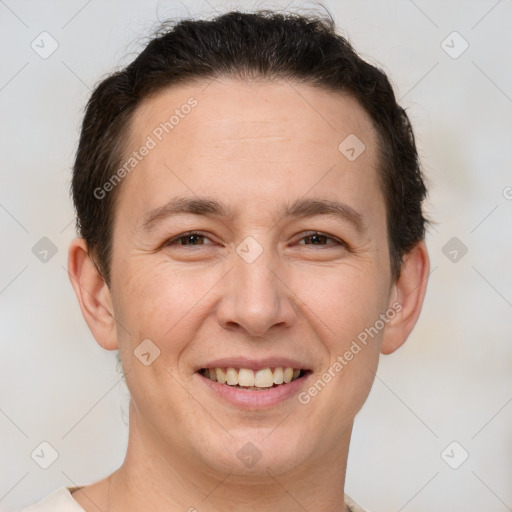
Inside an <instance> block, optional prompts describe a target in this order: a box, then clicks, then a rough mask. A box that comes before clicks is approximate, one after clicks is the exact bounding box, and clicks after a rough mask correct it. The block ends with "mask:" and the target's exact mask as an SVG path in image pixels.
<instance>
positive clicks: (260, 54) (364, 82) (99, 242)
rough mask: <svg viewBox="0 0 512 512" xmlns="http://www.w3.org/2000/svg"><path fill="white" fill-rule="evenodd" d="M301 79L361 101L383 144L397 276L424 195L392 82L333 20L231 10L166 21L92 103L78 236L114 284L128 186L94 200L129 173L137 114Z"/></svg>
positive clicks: (81, 162)
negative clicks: (242, 85)
mask: <svg viewBox="0 0 512 512" xmlns="http://www.w3.org/2000/svg"><path fill="white" fill-rule="evenodd" d="M222 76H226V77H228V76H229V77H233V76H235V77H239V78H263V79H269V80H275V79H283V80H293V81H298V82H301V83H305V84H310V85H313V86H317V87H319V88H322V89H327V90H329V91H332V92H343V93H346V94H349V95H351V96H352V97H354V98H355V99H356V100H357V101H358V102H359V104H360V105H361V106H362V108H363V109H364V110H365V111H366V112H367V113H368V114H369V116H370V117H371V119H372V121H373V123H374V125H375V127H376V129H377V132H378V134H379V139H380V140H379V142H380V148H379V149H380V167H381V168H380V176H381V183H380V184H381V188H382V191H383V194H384V199H385V203H386V212H387V229H388V240H389V246H390V259H391V271H392V275H393V277H394V278H397V277H398V276H399V274H400V267H401V263H402V256H403V255H404V254H405V253H406V252H408V251H409V250H410V249H412V247H413V246H414V245H415V244H416V243H417V242H418V241H420V240H422V239H423V238H424V235H425V225H426V220H425V218H424V216H423V212H422V202H423V200H424V198H425V196H426V187H425V184H424V180H423V176H422V172H421V169H420V164H419V159H418V154H417V150H416V144H415V140H414V135H413V131H412V128H411V124H410V122H409V119H408V116H407V114H406V113H405V111H404V109H403V108H401V107H400V106H399V105H398V104H397V102H396V99H395V95H394V93H393V89H392V87H391V84H390V82H389V80H388V78H387V77H386V75H385V74H384V73H383V72H382V71H381V70H380V69H378V68H377V67H375V66H373V65H370V64H369V63H367V62H365V61H364V60H363V59H361V58H360V57H359V56H358V55H357V54H356V53H355V51H354V49H353V48H352V46H351V45H350V44H349V43H348V41H347V40H346V39H345V38H343V37H342V36H341V35H339V34H337V33H336V31H335V24H334V21H333V19H332V17H331V16H330V15H328V16H319V15H309V16H305V15H299V14H295V13H287V14H282V13H277V12H274V11H269V10H260V11H256V12H253V13H242V12H237V11H232V12H229V13H227V14H223V15H220V16H218V17H216V18H214V19H212V20H193V19H186V20H182V21H180V22H177V23H174V22H172V21H167V22H164V23H163V24H162V26H161V28H160V30H159V31H158V32H157V33H156V35H155V36H154V38H153V39H152V40H151V41H150V42H149V44H148V45H147V46H146V48H145V49H144V50H143V51H142V52H141V53H140V55H138V57H137V58H136V59H135V60H134V61H133V62H132V63H131V64H129V65H128V66H127V67H126V68H124V69H122V70H121V71H118V72H115V73H113V74H112V75H110V76H109V77H107V78H106V79H105V80H103V81H102V82H100V83H99V84H98V85H97V86H96V88H95V89H94V92H93V93H92V96H91V98H90V99H89V102H88V104H87V108H86V112H85V116H84V120H83V125H82V131H81V136H80V141H79V145H78V150H77V153H76V160H75V164H74V168H73V179H72V184H71V191H72V195H73V201H74V205H75V208H76V212H77V229H78V232H79V234H80V236H81V237H82V238H84V239H85V240H86V242H87V246H88V248H89V250H90V251H91V254H92V255H93V256H94V259H95V262H96V264H97V268H98V270H99V272H100V273H101V274H102V276H103V278H104V279H105V281H106V283H107V285H110V260H111V253H112V225H113V215H114V210H115V204H116V199H117V198H118V196H119V193H120V188H121V185H119V186H117V187H114V188H113V189H112V191H110V192H109V193H108V194H105V195H104V197H101V198H98V197H97V195H96V194H95V193H94V191H95V190H97V189H98V187H102V185H103V184H104V183H105V182H107V181H108V180H109V179H110V178H111V177H112V176H114V174H115V173H116V171H117V170H118V168H119V166H120V165H122V159H123V153H124V152H125V150H126V147H125V140H126V139H127V129H128V127H129V125H130V120H131V118H132V116H133V114H134V111H135V109H136V108H137V106H138V105H140V103H141V102H142V101H143V100H144V99H146V98H148V97H149V96H150V95H152V94H154V93H156V92H158V91H160V90H163V89H165V88H168V87H170V86H176V85H180V84H186V83H187V82H190V81H192V80H200V79H210V78H215V77H222Z"/></svg>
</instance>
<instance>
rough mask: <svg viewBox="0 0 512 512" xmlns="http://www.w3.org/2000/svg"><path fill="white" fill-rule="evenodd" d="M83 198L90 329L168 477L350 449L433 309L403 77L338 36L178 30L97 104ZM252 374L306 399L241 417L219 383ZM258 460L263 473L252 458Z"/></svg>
mask: <svg viewBox="0 0 512 512" xmlns="http://www.w3.org/2000/svg"><path fill="white" fill-rule="evenodd" d="M72 193H73V199H74V203H75V207H76V210H77V227H78V231H79V235H80V237H79V238H78V239H76V240H75V241H74V242H73V243H72V245H71V247H70V255H69V270H70V275H71V277H72V283H73V286H74V289H75V291H76V294H77V297H78V299H79V302H80V306H81V308H82V312H83V314H84V317H85V319H86V321H87V323H88V325H89V327H90V329H91V332H92V333H93V335H94V337H95V339H96V340H97V341H98V343H99V344H100V345H101V346H103V347H104V348H105V349H108V350H115V349H119V353H120V356H121V360H122V363H123V368H124V371H125V375H126V381H127V385H128V388H129V390H130V393H131V396H132V410H131V418H132V417H133V418H134V419H136V421H137V424H138V425H139V427H138V428H139V429H140V431H144V432H146V433H148V432H152V433H153V434H154V435H153V436H152V439H153V441H152V442H153V443H155V444H157V443H158V444H159V445H160V446H161V447H163V450H164V451H165V453H166V454H167V455H168V457H169V458H172V457H173V456H176V454H179V455H180V456H181V457H184V458H185V460H190V461H196V462H198V463H199V462H201V463H202V466H199V467H204V464H205V463H206V465H207V466H209V467H212V468H215V469H216V470H219V471H225V470H226V469H227V468H232V467H233V466H237V468H238V471H241V472H243V471H251V472H258V471H260V470H261V471H263V472H264V468H265V467H272V468H273V469H274V471H276V472H286V471H290V470H291V469H292V468H295V467H302V465H304V467H305V465H307V464H308V463H310V464H317V463H318V464H319V463H320V462H319V461H321V460H325V457H326V456H328V454H330V453H331V452H332V446H333V445H335V443H338V441H339V439H341V438H342V437H343V436H349V435H350V429H351V425H352V422H353V419H354V416H355V415H356V414H357V412H358V410H359V409H360V408H361V406H362V404H363V403H364V401H365V400H366V397H367V395H368V393H369V391H370V388H371V385H372V382H373V379H374V372H375V371H376V368H377V364H378V358H379V354H380V353H385V354H388V353H391V352H393V351H394V350H396V349H397V348H398V347H400V346H401V345H402V344H403V343H404V341H405V340H406V339H407V337H408V335H409V333H410V331H411V330H412V328H413V327H414V325H415V323H416V320H417V318H418V315H419V312H420V310H421V305H422V301H423V296H424V293H425V287H426V277H427V275H428V256H427V252H426V249H425V244H424V241H423V239H424V234H425V218H424V216H423V213H422V201H423V199H424V197H425V193H426V190H425V186H424V182H423V178H422V173H421V170H420V165H419V162H418V155H417V151H416V146H415V141H414V136H413V132H412V129H411V126H410V123H409V120H408V117H407V115H406V113H405V111H404V110H403V109H402V108H401V107H400V106H399V105H398V104H397V102H396V99H395V96H394V93H393V90H392V87H391V85H390V83H389V81H388V79H387V77H386V76H385V74H384V73H383V72H382V71H380V70H379V69H377V68H376V67H374V66H372V65H370V64H368V63H367V62H365V61H364V60H362V59H361V58H360V57H359V56H358V55H357V54H356V53H355V51H354V50H353V49H352V47H351V46H350V44H349V43H348V42H347V41H346V40H345V39H344V38H343V37H341V36H340V35H338V34H337V33H336V31H335V27H334V24H333V22H332V20H331V19H328V18H327V19H326V18H320V17H302V16H299V15H294V14H288V15H284V14H276V13H272V12H259V13H253V14H243V13H238V12H232V13H228V14H225V15H222V16H219V17H218V18H216V19H213V20H210V21H205V20H203V21H193V20H185V21H181V22H180V23H177V24H175V25H172V26H169V25H164V26H163V27H162V29H161V31H160V32H159V33H158V34H157V35H156V37H155V38H154V39H153V40H151V42H150V43H149V44H148V45H147V47H146V48H145V49H144V51H143V52H142V53H141V54H140V55H139V56H138V57H137V58H136V59H135V60H134V61H133V62H132V63H131V64H130V65H128V66H127V67H126V68H125V69H123V70H121V71H119V72H116V73H114V74H113V75H111V76H109V77H108V78H106V79H105V80H103V81H102V82H101V83H100V84H99V85H98V86H97V87H96V89H95V90H94V92H93V94H92V96H91V99H90V101H89V103H88V105H87V110H86V114H85V118H84V121H83V127H82V133H81V137H80V142H79V147H78V151H77V155H76V162H75V166H74V172H73V182H72ZM190 232H193V233H192V234H190ZM185 233H189V235H184V234H185ZM315 233H316V234H315ZM304 242H305V243H304ZM143 340H150V341H149V342H148V341H144V342H143ZM141 342H143V343H144V344H143V345H140V344H141ZM139 347H143V348H142V349H139ZM141 350H142V351H143V352H144V353H149V354H150V355H149V356H147V358H146V362H148V363H149V362H150V361H151V363H150V364H147V365H146V364H143V363H142V362H141V360H140V357H138V356H140V352H141ZM137 351H138V352H137ZM349 352H350V353H351V354H352V355H350V354H349ZM240 358H246V359H247V366H248V367H249V368H251V365H253V366H254V365H255V364H256V363H257V362H258V361H266V362H268V364H269V365H272V366H277V365H281V366H283V365H286V364H288V363H287V362H286V361H284V360H285V359H287V360H288V359H289V360H290V361H291V362H290V361H288V362H290V364H292V363H293V365H294V366H298V367H299V368H298V369H301V370H302V373H301V374H300V379H299V380H298V381H297V383H299V382H300V381H301V379H302V381H303V382H304V384H302V386H303V387H302V388H300V391H301V393H302V394H301V395H300V397H298V396H293V397H291V398H289V399H286V400H282V401H281V402H279V403H278V404H274V405H273V406H272V407H263V408H261V407H254V408H251V407H249V408H247V407H242V408H240V407H238V406H236V405H234V404H233V403H232V402H230V401H229V400H226V399H224V398H221V397H220V396H218V395H217V394H215V393H216V392H214V391H212V389H211V386H210V384H209V383H208V382H206V380H207V379H206V378H205V376H204V373H205V372H204V371H203V369H205V368H211V367H213V366H224V367H227V366H239V367H243V366H242V364H240ZM231 359H233V362H232V363H230V362H229V360H231ZM235 360H236V361H235ZM281 360H283V362H282V364H281V362H280V361H281ZM336 362H338V364H337V365H336ZM326 372H327V373H326ZM327 374H328V375H330V377H329V376H326V375H327ZM320 381H321V383H320ZM217 385H218V384H217ZM296 385H297V386H298V384H296ZM313 388H314V389H316V391H314V390H313ZM244 392H245V393H250V392H248V391H244ZM253 393H259V391H253ZM191 398H192V400H191ZM287 415H288V416H287ZM284 417H287V419H286V421H284V422H282V420H283V418H284ZM281 422H282V423H281ZM170 423H172V424H173V429H172V431H171V430H170V429H169V428H168V425H169V424H170ZM249 441H250V442H252V443H253V444H255V446H257V449H258V450H259V451H260V453H262V454H263V458H264V459H263V460H264V461H265V465H260V468H263V469H259V468H258V465H256V466H254V467H251V468H249V467H247V466H245V467H244V465H243V463H242V459H241V458H240V457H239V456H238V457H237V453H238V452H239V450H240V449H242V448H243V447H244V446H246V443H247V442H249ZM322 457H323V458H322ZM191 463H192V462H191Z"/></svg>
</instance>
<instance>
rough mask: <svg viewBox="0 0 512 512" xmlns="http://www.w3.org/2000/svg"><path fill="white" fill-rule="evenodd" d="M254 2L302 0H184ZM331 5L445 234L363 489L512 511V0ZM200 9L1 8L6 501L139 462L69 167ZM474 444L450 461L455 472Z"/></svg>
mask: <svg viewBox="0 0 512 512" xmlns="http://www.w3.org/2000/svg"><path fill="white" fill-rule="evenodd" d="M254 5H255V6H256V7H284V6H286V5H287V2H273V3H269V2H265V3H262V2H260V3H257V4H253V3H252V2H244V3H242V2H237V3H228V2H218V1H217V2H213V0H212V2H210V3H208V2H197V3H195V2H187V3H186V7H187V8H188V9H190V11H191V13H192V14H194V15H197V14H202V15H210V14H212V13H214V12H215V10H218V11H219V12H224V11H227V10H228V9H229V8H232V7H241V6H242V7H245V8H247V9H250V8H251V7H252V6H254ZM288 5H289V7H290V8H297V7H299V6H303V7H304V6H307V5H312V4H300V3H298V2H293V3H291V4H288ZM325 5H326V6H327V7H329V9H330V10H331V11H332V13H333V14H334V16H335V18H336V21H337V23H338V25H339V26H340V28H341V31H342V33H343V34H344V35H346V36H348V37H349V39H350V41H351V42H352V43H353V44H354V46H355V47H356V49H357V50H358V51H359V52H360V53H362V54H363V56H365V57H366V58H368V59H369V60H370V61H371V62H373V63H378V64H379V65H380V66H381V67H383V69H384V70H385V71H387V72H388V73H390V76H391V78H392V80H393V82H394V84H395V86H396V91H397V95H398V97H399V98H400V100H401V103H402V105H403V106H405V107H406V108H407V110H408V112H409V114H410V117H411V118H412V121H413V124H414V126H415V131H416V135H417V141H418V146H419V148H420V152H421V157H422V160H423V165H424V168H425V171H426V174H427V177H428V179H429V182H430V191H431V193H430V199H429V202H428V205H427V211H428V214H429V216H430V217H431V218H432V219H433V220H434V221H436V223H437V224H436V225H435V226H434V227H433V228H432V229H430V230H429V233H428V238H427V243H428V247H429V250H430V255H431V260H432V274H431V278H430V284H429V288H428V292H427V297H426V303H425V306H424V311H423V313H422V316H421V318H420V321H419V324H418V325H417V327H416V329H415V330H414V332H413V334H412V336H411V337H410V339H409V341H408V342H407V343H406V344H405V346H404V347H403V348H401V349H400V350H399V351H398V352H396V353H395V354H393V355H390V356H382V357H381V363H380V367H379V371H378V376H377V379H376V381H375V384H374V387H373V390H372V392H371V394H370V398H369V399H368V401H367V403H366V404H365V406H364V407H363V409H362V411H361V413H360V414H359V416H358V417H357V419H356V422H355V429H354V436H353V441H352V445H351V451H350V456H349V464H348V475H347V481H346V492H347V493H348V494H349V495H350V496H352V497H353V499H355V500H356V501H358V502H360V503H361V504H362V505H363V506H365V507H367V508H368V509H369V510H370V511H373V512H386V511H390V512H391V511H393V512H395V511H396V512H399V511H402V510H403V511H406V512H407V511H417V512H423V511H434V510H435V511H440V510H450V511H465V512H467V511H477V510H478V511H481V510H486V511H496V512H501V511H506V510H512V508H511V507H512V487H511V485H510V482H511V481H512V470H511V462H510V454H511V453H512V446H511V436H510V432H511V420H512V403H511V401H512V386H511V383H512V375H511V371H510V370H511V362H512V344H511V343H510V341H511V334H510V333H511V332H512V321H511V313H512V285H511V283H512V266H511V265H510V261H511V254H512V251H511V233H512V188H510V187H512V173H511V170H510V167H511V166H510V164H511V162H512V158H511V153H512V149H511V148H512V143H511V132H512V126H511V120H512V117H511V113H512V73H511V66H510V54H511V49H512V31H511V26H512V23H511V22H512V6H511V2H510V0H502V1H496V0H481V1H472V2H470V1H451V2H446V1H426V0H415V1H414V2H413V1H412V0H400V1H396V2H390V1H372V2H368V1H361V2H355V1H353V2H348V1H339V2H334V1H331V2H325ZM186 14H187V9H186V8H185V6H184V4H182V3H178V2H171V1H167V2H164V1H160V2H158V1H147V2H142V1H130V2H128V1H108V2H105V1H103V2H100V1H99V0H92V1H86V0H79V1H77V0H73V1H66V2H65V1H61V2H58V1H40V2H39V1H38V2H36V1H33V2H27V1H14V0H0V41H1V48H2V53H1V54H2V65H1V66H0V116H1V117H0V119H1V123H0V145H1V152H0V155H1V170H2V186H1V189H0V222H1V225H2V233H3V236H2V245H1V256H2V260H1V261H2V265H1V267H0V272H1V274H0V302H1V309H0V314H1V322H2V324H1V325H2V329H1V333H2V340H1V342H2V352H1V364H2V368H1V373H0V375H1V377H0V378H1V390H2V394H1V402H0V431H1V436H2V442H1V444H0V446H1V461H0V467H1V468H2V472H1V474H0V506H1V507H2V510H12V509H14V508H18V507H21V506H25V505H28V504H29V503H32V502H34V501H36V500H39V499H41V498H42V497H44V496H46V495H47V494H49V493H50V492H51V491H53V490H54V489H56V488H57V487H61V486H70V485H75V484H76V485H78V484H86V483H92V482H94V481H97V480H99V479H100V478H103V477H104V476H106V475H108V474H109V473H111V472H112V471H114V470H115V469H116V468H117V467H118V466H119V465H120V464H121V462H122V460H123V457H124V452H125V448H126V442H127V426H126V413H127V400H126V396H127V391H126V388H125V387H124V384H123V383H122V381H120V374H119V373H118V372H117V371H116V360H115V353H112V352H105V351H104V350H103V349H101V348H99V346H98V345H97V344H96V342H95V341H94V339H93V338H92V336H91V334H90V333H89V331H88V328H87V326H86V324H85V321H84V320H83V318H82V315H81V312H80V310H79V307H78V303H77V301H76V299H75V296H74V293H73V290H72V288H71V285H70V283H69V280H68V276H67V273H66V266H67V248H68V245H69V242H70V241H71V239H72V238H73V237H74V224H73V209H72V205H71V201H70V199H69V196H68V189H69V183H70V176H71V174H70V167H71V165H72V161H73V156H74V151H75V149H76V143H77V139H78V130H79V125H80V122H81V118H82V114H83V111H82V109H83V107H84V105H85V103H86V101H87V99H88V97H89V94H90V91H91V88H92V87H93V86H94V84H95V83H96V82H97V81H98V80H99V79H100V78H101V77H102V76H104V75H105V74H106V73H108V72H110V71H112V70H113V68H114V67H116V66H118V65H121V64H126V63H127V62H129V61H130V60H131V59H133V57H134V56H135V53H136V52H137V51H140V49H141V46H140V45H139V44H138V43H137V41H139V42H140V40H141V38H142V37H144V36H146V35H147V34H149V33H150V31H151V30H152V29H153V28H154V27H155V23H156V22H157V20H158V19H163V18H166V17H168V16H183V15H186ZM43 31H47V32H49V33H50V34H51V36H52V37H53V38H54V39H55V40H56V41H57V42H58V45H59V46H58V49H57V50H56V51H55V52H54V53H53V54H52V55H51V56H50V57H48V58H47V59H42V58H41V57H40V56H39V55H38V54H37V53H36V52H35V51H34V50H33V49H32V48H31V42H32V41H33V40H34V39H36V42H37V37H38V36H39V34H40V33H41V32H43ZM453 31H457V32H458V33H459V34H460V35H461V36H462V38H464V40H465V41H467V43H468V44H469V47H468V49H467V50H466V51H465V52H464V53H462V54H461V55H460V56H458V58H453V56H454V55H455V53H457V52H458V51H460V50H461V49H462V48H463V46H462V45H463V44H464V42H463V41H462V40H461V39H457V37H458V36H450V38H448V39H447V41H446V43H445V48H446V49H448V50H449V52H451V53H452V56H450V55H449V54H448V53H447V52H446V51H445V50H444V49H443V47H442V42H443V41H444V40H445V39H446V38H447V36H449V35H450V34H451V33H452V32H453ZM454 37H455V39H454ZM446 45H447V46H446ZM450 47H451V48H450ZM507 187H508V188H507ZM42 237H48V238H49V239H50V240H51V241H52V243H53V244H55V246H56V248H57V253H56V254H55V256H53V257H52V258H50V259H49V260H48V261H47V262H46V263H44V262H42V261H40V260H39V259H38V258H37V257H36V255H35V254H33V252H32V248H33V246H34V245H35V244H36V243H37V242H38V241H39V240H40V239H41V238H42ZM452 237H457V238H458V239H459V240H460V242H462V243H463V244H464V245H465V246H466V247H467V249H468V251H467V253H466V254H465V255H463V256H461V254H462V253H461V252H460V249H459V250H458V253H457V261H455V262H453V261H451V259H450V258H452V259H453V257H454V256H455V254H454V253H452V254H451V255H450V254H449V251H450V250H453V248H451V247H450V246H448V248H447V249H445V252H446V253H447V254H448V256H449V257H448V256H446V255H445V254H444V253H443V247H445V244H447V242H448V241H449V240H450V239H452ZM452 243H453V242H452ZM457 243H458V242H457ZM42 441H46V442H48V443H50V444H51V445H52V446H53V447H54V448H55V450H56V451H57V452H58V454H59V457H58V459H57V460H56V461H55V462H54V463H53V464H52V465H51V466H50V467H49V468H48V469H42V468H41V467H39V465H37V464H36V463H35V462H34V460H33V459H32V458H31V453H32V452H33V451H34V449H36V448H37V447H38V446H39V445H40V443H41V442H42ZM452 441H456V442H457V443H459V444H458V445H456V446H455V448H454V449H453V451H452V449H449V450H448V453H447V456H446V455H445V459H443V457H442V456H441V454H442V452H443V450H444V449H445V448H446V447H447V446H448V445H449V444H450V443H452ZM464 451H467V452H468V454H469V458H468V459H467V460H466V461H465V462H464V463H463V464H462V465H461V466H460V467H459V468H458V469H452V468H451V467H450V466H449V465H448V464H447V462H446V461H448V462H450V463H451V464H452V465H456V463H457V462H458V461H460V460H461V459H460V458H461V457H462V456H463V455H464V453H465V452H464Z"/></svg>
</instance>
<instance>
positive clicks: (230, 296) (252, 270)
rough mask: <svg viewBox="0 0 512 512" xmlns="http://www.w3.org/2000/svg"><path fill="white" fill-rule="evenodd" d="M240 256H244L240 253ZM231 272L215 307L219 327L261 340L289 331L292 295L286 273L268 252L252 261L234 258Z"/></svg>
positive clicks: (292, 303)
mask: <svg viewBox="0 0 512 512" xmlns="http://www.w3.org/2000/svg"><path fill="white" fill-rule="evenodd" d="M240 254H243V253H240ZM233 259H234V268H233V269H232V270H231V272H229V273H228V275H227V276H226V278H225V280H224V290H223V295H222V298H221V300H220V303H219V305H218V307H217V319H218V322H219V324H220V325H221V326H222V327H223V328H224V329H227V330H231V331H241V332H242V331H243V332H244V333H245V334H246V335H248V336H252V337H264V336H265V335H268V333H269V331H270V330H271V329H272V328H274V329H275V328H277V327H281V328H286V327H291V326H292V325H293V323H294V322H295V320H296V317H297V313H296V308H295V307H294V297H295V295H294V293H293V291H292V290H291V289H290V288H289V286H287V281H288V280H289V279H287V272H286V269H285V267H284V266H283V265H281V264H280V262H279V261H278V259H277V257H276V256H275V255H274V254H273V253H272V251H271V250H268V249H265V250H263V252H262V253H261V254H260V255H259V256H258V257H257V258H256V259H255V260H254V261H252V262H251V261H250V259H244V257H242V256H240V255H239V254H238V253H237V254H235V255H234V257H233Z"/></svg>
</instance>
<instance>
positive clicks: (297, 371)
mask: <svg viewBox="0 0 512 512" xmlns="http://www.w3.org/2000/svg"><path fill="white" fill-rule="evenodd" d="M198 373H199V374H200V375H202V376H203V377H205V378H206V379H209V380H210V381H212V382H216V383H217V384H222V385H225V386H228V387H230V388H234V389H241V390H245V391H259V392H261V391H269V390H270V389H273V388H281V387H286V386H287V385H289V384H291V383H293V382H295V381H298V380H300V379H303V378H304V377H306V376H307V375H308V374H309V373H311V371H310V370H306V369H302V368H292V367H283V366H276V367H273V368H261V369H252V368H236V367H214V368H201V369H200V370H199V371H198Z"/></svg>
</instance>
